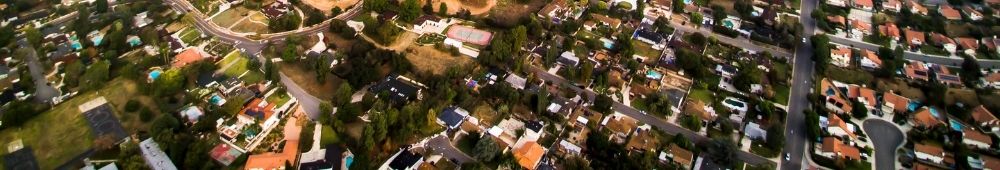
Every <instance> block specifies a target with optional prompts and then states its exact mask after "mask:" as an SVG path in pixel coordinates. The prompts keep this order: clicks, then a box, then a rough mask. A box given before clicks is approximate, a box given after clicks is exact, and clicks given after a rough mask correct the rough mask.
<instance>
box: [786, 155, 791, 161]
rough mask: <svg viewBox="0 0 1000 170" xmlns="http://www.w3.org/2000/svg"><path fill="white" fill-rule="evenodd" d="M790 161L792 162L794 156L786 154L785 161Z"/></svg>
mask: <svg viewBox="0 0 1000 170" xmlns="http://www.w3.org/2000/svg"><path fill="white" fill-rule="evenodd" d="M789 160H792V156H791V155H790V154H788V153H785V161H789Z"/></svg>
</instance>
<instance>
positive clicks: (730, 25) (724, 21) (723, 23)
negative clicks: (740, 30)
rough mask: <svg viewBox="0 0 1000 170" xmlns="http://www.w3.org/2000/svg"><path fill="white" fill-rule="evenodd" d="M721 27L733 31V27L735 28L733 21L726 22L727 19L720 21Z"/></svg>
mask: <svg viewBox="0 0 1000 170" xmlns="http://www.w3.org/2000/svg"><path fill="white" fill-rule="evenodd" d="M722 26H723V27H726V28H729V29H733V27H734V26H736V25H735V24H733V20H728V19H727V20H723V21H722Z"/></svg>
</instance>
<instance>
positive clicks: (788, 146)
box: [779, 0, 818, 169]
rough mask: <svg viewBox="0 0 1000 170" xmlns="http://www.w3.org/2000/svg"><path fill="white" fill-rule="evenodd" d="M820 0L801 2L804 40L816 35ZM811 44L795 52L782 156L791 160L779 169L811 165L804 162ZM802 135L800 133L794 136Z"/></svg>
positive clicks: (806, 44)
mask: <svg viewBox="0 0 1000 170" xmlns="http://www.w3.org/2000/svg"><path fill="white" fill-rule="evenodd" d="M816 3H818V1H817V0H804V1H801V5H802V6H801V7H800V9H801V11H800V14H805V15H799V23H801V24H802V27H803V29H802V31H803V32H802V35H801V36H802V37H810V36H812V35H813V33H814V32H815V31H816V21H815V20H813V18H812V17H811V15H808V14H811V13H812V11H813V9H814V8H816ZM812 50H813V49H812V44H810V42H809V41H806V42H803V43H801V44H799V46H798V47H796V49H795V55H796V56H795V58H794V59H792V61H793V63H792V64H793V65H794V66H793V68H792V70H793V71H792V87H791V88H792V89H791V94H790V95H791V96H789V97H788V110H787V111H788V115H787V117H786V118H785V148H783V149H782V151H783V152H782V153H784V154H782V156H784V155H785V154H787V155H788V157H789V160H787V161H786V160H785V159H781V164H780V165H779V166H780V169H803V164H805V165H809V163H808V162H810V161H809V160H807V159H803V158H805V157H806V155H804V154H807V153H806V152H805V149H806V144H807V143H806V141H807V136H806V133H805V132H806V128H805V126H806V125H805V122H804V121H805V118H804V117H805V116H804V115H803V111H804V110H805V109H808V108H809V99H808V98H807V95H808V94H809V92H810V90H811V88H812V86H813V84H812V82H813V81H812V77H813V72H814V71H813V65H814V63H813V61H812V56H813V51H812ZM795 131H799V133H794V132H795Z"/></svg>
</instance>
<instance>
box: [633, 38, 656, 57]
mask: <svg viewBox="0 0 1000 170" xmlns="http://www.w3.org/2000/svg"><path fill="white" fill-rule="evenodd" d="M632 44H634V45H635V46H634V47H635V55H640V56H643V57H646V59H648V60H656V59H658V58H659V57H660V53H661V52H663V51H660V50H656V49H653V46H650V45H649V44H646V43H644V42H641V41H639V40H632Z"/></svg>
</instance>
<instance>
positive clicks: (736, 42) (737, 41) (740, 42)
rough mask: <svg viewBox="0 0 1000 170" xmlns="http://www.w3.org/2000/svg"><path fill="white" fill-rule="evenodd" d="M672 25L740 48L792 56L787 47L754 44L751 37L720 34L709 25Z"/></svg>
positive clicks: (774, 54)
mask: <svg viewBox="0 0 1000 170" xmlns="http://www.w3.org/2000/svg"><path fill="white" fill-rule="evenodd" d="M670 25H671V27H674V28H676V29H677V30H680V31H684V32H699V33H701V34H703V35H705V36H709V37H715V38H716V39H718V40H719V42H722V43H726V44H729V45H733V46H737V47H740V48H743V49H746V50H750V51H757V52H760V51H768V52H770V53H771V55H773V56H778V57H785V58H788V57H789V56H791V54H789V53H788V51H787V50H785V49H782V48H778V47H775V46H771V45H757V44H754V43H753V42H752V41H750V39H746V38H730V37H727V36H723V35H719V34H716V33H715V32H712V30H710V29H708V28H707V27H702V28H700V29H696V28H693V27H691V26H689V25H681V24H678V23H675V22H670Z"/></svg>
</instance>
